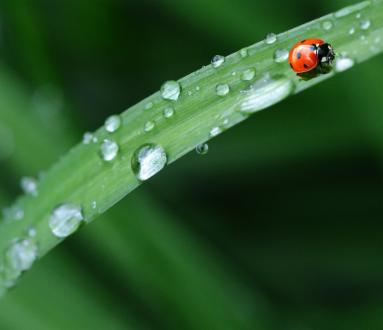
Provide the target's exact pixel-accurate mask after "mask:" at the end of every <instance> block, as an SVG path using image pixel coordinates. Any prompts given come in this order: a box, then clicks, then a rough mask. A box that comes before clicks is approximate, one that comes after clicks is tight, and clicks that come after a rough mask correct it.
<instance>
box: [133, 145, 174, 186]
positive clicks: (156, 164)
mask: <svg viewBox="0 0 383 330" xmlns="http://www.w3.org/2000/svg"><path fill="white" fill-rule="evenodd" d="M166 163H167V155H166V152H165V150H164V148H162V147H161V146H160V145H158V144H154V143H148V144H144V145H143V146H141V147H139V148H138V149H137V150H136V151H135V153H134V154H133V157H132V170H133V172H134V174H135V175H136V177H137V179H138V180H140V181H145V180H148V179H149V178H151V177H152V176H153V175H155V174H157V173H158V172H159V171H161V170H162V169H163V168H164V167H165V165H166Z"/></svg>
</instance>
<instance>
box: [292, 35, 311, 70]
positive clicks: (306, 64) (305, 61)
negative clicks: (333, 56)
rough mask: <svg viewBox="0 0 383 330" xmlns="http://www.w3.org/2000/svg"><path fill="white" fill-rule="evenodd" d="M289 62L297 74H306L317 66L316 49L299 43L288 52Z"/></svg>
mask: <svg viewBox="0 0 383 330" xmlns="http://www.w3.org/2000/svg"><path fill="white" fill-rule="evenodd" d="M289 62H290V65H291V67H292V68H293V70H294V71H295V72H297V73H303V72H308V71H311V70H313V69H315V68H316V67H317V65H318V57H317V52H316V48H315V47H314V46H313V45H312V44H302V43H301V42H299V43H298V44H296V45H295V46H294V47H293V48H292V49H291V51H290V54H289Z"/></svg>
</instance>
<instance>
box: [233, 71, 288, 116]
mask: <svg viewBox="0 0 383 330" xmlns="http://www.w3.org/2000/svg"><path fill="white" fill-rule="evenodd" d="M294 87H295V86H294V84H293V82H292V81H291V80H290V79H287V78H284V77H283V76H281V77H275V78H272V77H270V75H268V74H266V75H265V76H264V77H263V78H262V79H261V80H258V81H257V82H256V83H255V84H253V85H251V86H250V87H249V88H247V89H246V90H243V91H242V93H244V94H245V95H246V97H245V99H244V101H243V102H242V103H241V105H240V111H241V112H243V113H246V114H249V113H254V112H256V111H259V110H262V109H265V108H267V107H269V106H272V105H273V104H275V103H277V102H279V101H281V100H283V99H284V98H286V97H287V96H288V95H290V94H291V93H292V92H293V91H294Z"/></svg>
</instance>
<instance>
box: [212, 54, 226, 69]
mask: <svg viewBox="0 0 383 330" xmlns="http://www.w3.org/2000/svg"><path fill="white" fill-rule="evenodd" d="M223 63H225V57H223V56H222V55H215V56H214V57H213V58H212V60H211V65H212V66H213V68H218V67H220V66H221V65H222V64H223Z"/></svg>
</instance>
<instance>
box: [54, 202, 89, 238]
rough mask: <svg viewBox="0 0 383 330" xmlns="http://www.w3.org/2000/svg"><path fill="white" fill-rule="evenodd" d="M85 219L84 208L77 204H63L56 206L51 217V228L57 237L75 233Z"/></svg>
mask: <svg viewBox="0 0 383 330" xmlns="http://www.w3.org/2000/svg"><path fill="white" fill-rule="evenodd" d="M82 220H84V216H83V214H82V208H81V206H79V205H76V204H71V203H68V204H62V205H60V206H58V207H57V208H55V209H54V210H53V212H52V214H51V217H50V219H49V228H50V229H51V231H52V233H53V235H55V236H56V237H60V238H63V237H67V236H69V235H71V234H73V233H74V232H75V231H76V230H77V228H78V227H79V226H80V224H81V221H82Z"/></svg>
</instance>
